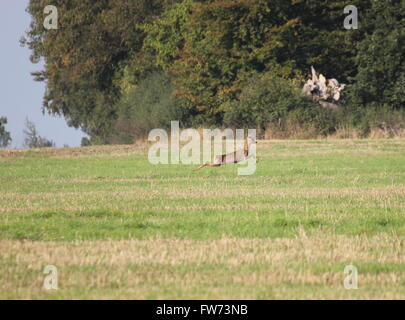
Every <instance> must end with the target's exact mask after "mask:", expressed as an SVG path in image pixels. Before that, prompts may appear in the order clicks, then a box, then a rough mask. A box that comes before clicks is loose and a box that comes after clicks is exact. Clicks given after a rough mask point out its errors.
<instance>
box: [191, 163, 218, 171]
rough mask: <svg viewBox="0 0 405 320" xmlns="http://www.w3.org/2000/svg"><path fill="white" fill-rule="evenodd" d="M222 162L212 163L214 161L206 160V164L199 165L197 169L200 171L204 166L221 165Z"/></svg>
mask: <svg viewBox="0 0 405 320" xmlns="http://www.w3.org/2000/svg"><path fill="white" fill-rule="evenodd" d="M220 166H221V163H212V162H206V163H204V164H202V165H201V166H199V167H198V168H195V169H194V170H195V171H198V170H200V169H202V168H204V167H220Z"/></svg>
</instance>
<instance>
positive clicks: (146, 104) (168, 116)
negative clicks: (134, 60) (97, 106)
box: [110, 72, 184, 144]
mask: <svg viewBox="0 0 405 320" xmlns="http://www.w3.org/2000/svg"><path fill="white" fill-rule="evenodd" d="M173 90H174V85H173V84H172V83H171V82H170V79H169V78H168V77H167V76H166V75H164V74H161V73H158V72H154V73H151V74H149V75H148V76H147V77H146V78H145V79H143V80H141V81H140V82H139V84H138V86H137V87H134V88H132V89H131V90H129V92H128V93H127V94H126V95H124V97H123V98H122V100H121V102H120V104H119V109H118V110H119V111H118V120H117V122H116V125H115V132H114V133H113V135H112V137H111V140H112V141H110V142H111V143H128V144H129V143H133V142H134V140H137V139H143V138H145V137H147V135H148V133H149V132H150V130H152V129H155V128H162V129H168V128H170V121H172V120H179V121H180V122H182V121H183V118H184V112H183V109H182V108H181V107H180V106H179V103H178V101H177V100H176V99H175V98H174V97H173V95H172V91H173Z"/></svg>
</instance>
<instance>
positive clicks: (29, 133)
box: [23, 118, 55, 148]
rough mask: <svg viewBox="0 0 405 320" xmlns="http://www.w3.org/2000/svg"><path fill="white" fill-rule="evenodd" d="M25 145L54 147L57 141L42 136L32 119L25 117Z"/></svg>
mask: <svg viewBox="0 0 405 320" xmlns="http://www.w3.org/2000/svg"><path fill="white" fill-rule="evenodd" d="M23 132H24V135H25V138H24V146H25V147H27V148H52V147H55V142H53V141H52V140H48V139H46V138H44V137H41V136H40V135H39V134H38V131H37V129H36V126H35V124H34V123H33V122H31V121H30V120H28V118H27V119H25V129H24V131H23Z"/></svg>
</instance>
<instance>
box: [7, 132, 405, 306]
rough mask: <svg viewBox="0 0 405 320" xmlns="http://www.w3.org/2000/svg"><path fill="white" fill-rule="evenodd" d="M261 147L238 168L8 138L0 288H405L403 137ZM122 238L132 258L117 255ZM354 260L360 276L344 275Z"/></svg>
mask: <svg viewBox="0 0 405 320" xmlns="http://www.w3.org/2000/svg"><path fill="white" fill-rule="evenodd" d="M258 155H259V158H260V162H259V163H258V167H257V171H256V173H255V174H254V175H252V176H237V171H236V170H237V166H234V165H229V166H225V167H220V168H204V169H203V170H201V171H198V172H194V171H193V170H192V169H193V166H186V165H158V166H153V165H151V164H150V163H149V162H148V160H147V149H146V148H145V147H135V146H115V147H92V148H72V149H60V150H55V149H46V150H42V151H38V150H29V151H26V152H24V151H14V150H13V151H0V204H1V206H0V246H1V253H0V256H1V260H0V280H1V281H0V297H5V298H134V299H136V298H174V299H176V298H260V299H267V298H284V297H285V298H342V299H345V298H348V299H349V298H404V297H405V249H404V239H405V141H404V140H386V141H375V140H362V141H351V140H350V141H349V140H338V141H272V142H268V141H265V142H260V143H259V144H258ZM359 239H361V241H360V240H359ZM123 241H124V242H123ZM125 241H127V242H125ZM283 241H284V242H285V243H287V244H288V245H283V246H281V245H280V243H283ZM222 242H225V243H231V244H232V246H222V247H221V245H218V243H220V244H221V243H222ZM351 242H353V244H352V245H349V244H350V243H351ZM380 242H382V243H384V245H381V246H378V243H380ZM117 246H118V247H119V248H120V249H119V250H120V253H119V254H118V256H120V255H121V256H125V257H127V259H121V260H120V259H118V262H117V263H112V262H111V261H112V260H114V258H116V257H117V253H116V250H117ZM176 246H179V247H181V248H183V250H184V252H181V253H179V252H178V250H177V249H176ZM239 246H241V247H242V248H247V249H246V250H247V253H246V252H245V251H243V250H242V251H238V250H236V249H235V248H238V247H239ZM94 248H97V249H94ZM142 248H149V249H148V250H152V251H153V250H157V251H159V250H165V252H166V256H165V257H166V258H167V259H169V258H170V259H171V260H173V261H174V262H173V264H174V265H173V266H170V265H168V263H167V262H166V261H165V259H163V258H161V257H160V258H159V259H156V255H155V256H154V255H148V254H146V253H145V252H144V251H142V250H144V249H142ZM196 248H197V249H198V248H200V249H199V252H200V256H201V257H200V260H198V261H194V260H192V261H190V257H189V255H190V254H191V252H193V251H194V250H197V249H196ZM264 248H267V249H268V251H266V250H264ZM348 248H349V249H348ZM216 250H219V251H218V252H216ZM345 250H349V251H350V254H348V255H346V254H345ZM364 250H365V252H366V253H367V257H363V255H364V254H365V252H364ZM32 251H34V252H36V254H37V256H35V255H33V254H32V253H31V252H32ZM197 251H198V250H197ZM212 251H215V254H217V255H218V257H217V258H216V259H217V260H215V259H214V260H210V259H209V258H208V257H209V256H210V254H212ZM249 252H250V255H249V254H248V253H249ZM290 252H296V256H294V257H292V256H291V254H290ZM300 252H304V253H305V254H304V255H302V254H300ZM331 252H333V253H334V254H330V253H331ZM142 254H144V255H145V258H144V259H141V261H138V260H137V258H139V256H142ZM246 254H248V256H249V257H250V258H249V259H250V260H249V263H248V264H247V265H245V264H243V263H241V262H238V261H242V262H243V261H244V260H246V257H245V255H246ZM172 255H174V256H172ZM268 255H270V256H271V257H274V256H277V257H278V258H277V259H276V261H272V260H269V259H268V258H267V257H268ZM176 257H177V258H178V261H177V262H176ZM48 264H53V265H56V266H57V267H58V268H59V270H61V271H60V272H61V279H60V289H59V290H57V291H56V292H53V293H50V292H48V291H44V289H42V288H41V279H43V274H42V270H43V267H44V266H45V265H48ZM347 264H354V265H356V266H357V267H358V268H359V272H360V275H361V276H362V277H363V283H362V282H361V280H360V283H359V287H360V288H359V289H358V290H345V289H344V288H343V285H342V282H343V278H344V276H345V275H344V274H343V269H344V266H345V265H347ZM362 272H363V274H362ZM253 275H254V276H253ZM131 277H134V278H135V279H138V280H139V281H135V280H131ZM362 277H360V279H362ZM142 279H143V280H142ZM183 279H188V280H187V283H185V282H184V281H183Z"/></svg>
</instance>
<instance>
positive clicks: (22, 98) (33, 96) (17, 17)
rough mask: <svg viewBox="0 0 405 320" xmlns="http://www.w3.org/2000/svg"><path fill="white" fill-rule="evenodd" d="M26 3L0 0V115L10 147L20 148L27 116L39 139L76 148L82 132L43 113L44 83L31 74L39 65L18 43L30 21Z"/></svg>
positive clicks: (24, 1)
mask: <svg viewBox="0 0 405 320" xmlns="http://www.w3.org/2000/svg"><path fill="white" fill-rule="evenodd" d="M27 4H28V0H2V1H0V43H1V48H0V71H1V75H0V116H6V117H7V118H8V124H7V126H6V128H7V130H8V131H10V132H11V135H12V138H13V142H12V147H13V148H21V147H22V144H23V140H24V136H23V133H22V131H23V129H24V122H25V119H26V117H28V118H29V119H30V120H31V121H33V122H34V123H35V124H36V126H37V130H38V132H39V134H40V135H41V136H44V137H46V138H48V139H52V140H53V141H55V142H56V146H57V147H62V146H63V145H64V144H67V145H69V146H71V147H72V146H78V145H80V142H81V138H82V137H83V136H84V133H83V132H81V131H80V130H76V129H74V128H69V127H68V126H67V125H66V121H65V120H64V119H63V118H60V117H54V116H50V115H48V114H45V115H44V114H43V113H42V109H41V107H42V97H43V94H44V92H45V84H44V83H42V82H35V81H34V80H33V78H32V76H31V75H30V72H32V71H38V70H41V69H42V65H41V64H40V63H39V64H32V63H31V62H30V60H29V56H30V51H29V49H28V48H27V47H21V46H20V43H19V40H20V38H21V37H22V36H23V35H24V34H25V31H26V30H27V29H28V27H29V24H30V21H31V19H30V16H29V14H28V13H26V12H25V8H26V6H27Z"/></svg>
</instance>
